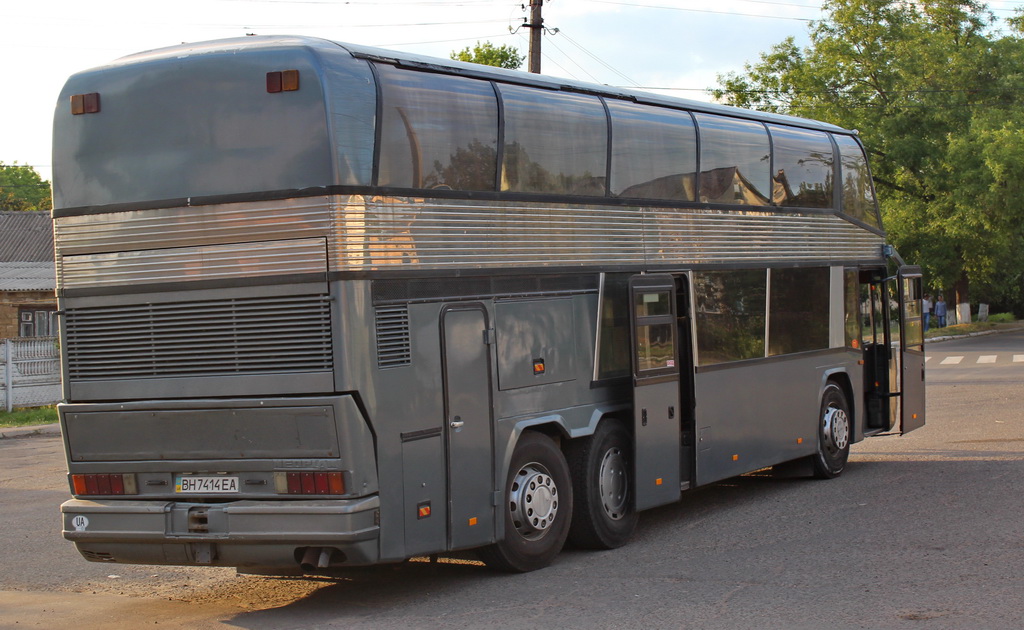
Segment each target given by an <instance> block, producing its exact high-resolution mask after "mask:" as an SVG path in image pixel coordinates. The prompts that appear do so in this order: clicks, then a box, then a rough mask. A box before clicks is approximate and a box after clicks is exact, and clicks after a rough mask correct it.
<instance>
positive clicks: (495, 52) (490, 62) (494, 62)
mask: <svg viewBox="0 0 1024 630" xmlns="http://www.w3.org/2000/svg"><path fill="white" fill-rule="evenodd" d="M451 58H452V59H454V60H455V61H468V62H470V63H479V64H482V65H485V66H495V67H497V68H508V69H509V70H518V69H519V67H520V66H522V65H523V60H524V59H526V56H525V55H520V54H519V50H518V49H517V48H515V47H514V46H506V45H504V44H502V45H501V46H495V45H494V44H492V43H491V42H484V43H482V44H481V43H480V42H477V43H476V46H473V49H472V50H470V48H469V46H466V47H465V48H463V49H462V50H460V51H458V52H452V54H451Z"/></svg>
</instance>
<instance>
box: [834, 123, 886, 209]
mask: <svg viewBox="0 0 1024 630" xmlns="http://www.w3.org/2000/svg"><path fill="white" fill-rule="evenodd" d="M832 138H833V139H834V140H835V141H836V145H838V146H839V163H840V166H841V168H840V173H842V178H843V183H842V186H843V188H842V191H843V195H842V198H843V212H844V213H845V214H848V215H850V216H851V217H853V218H855V219H858V220H860V221H863V222H864V223H867V224H868V225H873V226H874V227H876V228H877V227H881V225H880V224H879V222H878V214H877V213H876V212H875V195H874V191H873V190H872V188H871V173H870V172H869V171H868V161H867V158H865V157H864V151H863V150H862V149H861V147H860V144H858V143H857V141H856V140H854V139H853V138H851V137H850V136H839V135H835V136H832Z"/></svg>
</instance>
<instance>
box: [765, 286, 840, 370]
mask: <svg viewBox="0 0 1024 630" xmlns="http://www.w3.org/2000/svg"><path fill="white" fill-rule="evenodd" d="M771 273H772V282H771V302H770V307H769V315H768V354H769V355H776V354H790V353H792V352H806V351H808V350H821V349H824V348H828V323H829V317H828V298H829V270H828V267H818V268H813V269H773V270H772V272H771Z"/></svg>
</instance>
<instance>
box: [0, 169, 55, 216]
mask: <svg viewBox="0 0 1024 630" xmlns="http://www.w3.org/2000/svg"><path fill="white" fill-rule="evenodd" d="M52 208H53V201H52V200H51V198H50V182H48V181H45V180H44V179H43V178H42V177H40V176H39V173H37V172H36V171H35V169H34V168H32V167H31V166H25V165H21V164H18V163H17V162H15V163H14V164H4V163H3V162H0V210H45V211H49V210H51V209H52Z"/></svg>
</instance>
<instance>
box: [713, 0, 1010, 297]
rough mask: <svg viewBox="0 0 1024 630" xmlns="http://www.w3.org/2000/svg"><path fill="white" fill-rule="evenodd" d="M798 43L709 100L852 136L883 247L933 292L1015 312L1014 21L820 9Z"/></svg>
mask: <svg viewBox="0 0 1024 630" xmlns="http://www.w3.org/2000/svg"><path fill="white" fill-rule="evenodd" d="M823 10H824V12H825V15H826V17H825V18H824V19H823V20H821V21H817V22H813V23H812V24H811V26H810V44H809V45H808V46H806V47H803V48H801V47H799V46H797V45H796V43H795V42H794V40H793V39H792V38H788V39H786V40H784V41H782V42H780V43H779V44H776V45H775V46H774V47H772V49H771V50H769V51H768V52H766V53H763V54H762V55H761V58H760V61H759V62H757V63H752V64H747V66H746V67H745V69H744V72H742V73H730V74H727V75H721V76H719V87H718V88H717V89H714V90H712V92H713V94H714V95H715V96H716V97H717V98H718V99H719V100H720V101H722V102H725V103H729V104H732V105H737V106H740V107H749V108H753V109H760V110H765V111H774V112H781V113H787V114H793V115H797V116H804V117H808V118H816V119H819V120H825V121H828V122H832V123H835V124H837V125H840V126H843V127H847V128H850V129H858V130H860V134H861V139H862V141H863V142H864V145H865V146H866V147H867V149H868V151H869V153H870V154H871V158H872V168H873V174H874V179H875V184H876V189H877V193H878V197H879V202H880V205H881V208H882V214H883V217H884V219H885V222H886V228H887V230H888V238H889V240H890V242H892V243H893V244H894V245H896V247H897V249H899V250H900V252H901V253H902V254H903V257H904V258H905V259H907V260H908V261H914V262H916V263H920V264H921V265H923V266H924V267H925V270H926V273H927V274H928V277H929V281H930V283H931V284H932V285H933V286H934V287H936V288H937V289H949V288H953V287H955V288H956V292H957V299H958V300H959V301H966V300H967V291H968V286H969V285H970V286H971V287H974V288H975V289H976V290H977V291H978V296H979V297H980V298H981V299H982V300H991V301H996V302H1000V301H1002V302H1003V303H1004V304H1006V303H1017V304H1022V305H1024V290H1022V288H1024V282H1022V278H1024V257H1021V256H1020V251H1022V249H1024V227H1022V226H1024V195H1022V194H1021V193H1022V192H1024V190H1022V189H1024V104H1022V103H1021V99H1020V96H1021V94H1022V93H1024V40H1022V39H1021V37H1020V36H1021V32H1022V27H1024V17H1022V15H1024V14H1018V16H1017V17H1016V18H1013V19H1011V20H1009V21H1008V25H1009V27H1010V29H1011V30H1010V32H1009V33H1005V32H1001V31H1000V30H998V26H999V24H998V23H997V21H996V20H995V18H994V17H993V15H992V13H991V12H990V11H989V10H988V8H987V7H986V6H985V5H983V4H980V3H978V2H975V1H974V0H919V1H918V2H912V3H911V2H904V1H903V0H826V1H825V3H824V5H823Z"/></svg>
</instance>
